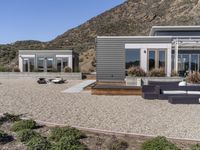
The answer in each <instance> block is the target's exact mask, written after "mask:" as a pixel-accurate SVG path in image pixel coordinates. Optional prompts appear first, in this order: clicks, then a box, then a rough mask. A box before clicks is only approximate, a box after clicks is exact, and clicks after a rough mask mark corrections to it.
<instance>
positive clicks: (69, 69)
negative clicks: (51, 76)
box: [64, 66, 72, 72]
mask: <svg viewBox="0 0 200 150" xmlns="http://www.w3.org/2000/svg"><path fill="white" fill-rule="evenodd" d="M64 72H72V69H71V68H70V67H68V66H66V67H65V68H64Z"/></svg>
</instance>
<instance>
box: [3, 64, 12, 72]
mask: <svg viewBox="0 0 200 150" xmlns="http://www.w3.org/2000/svg"><path fill="white" fill-rule="evenodd" d="M0 72H12V68H10V67H4V66H1V65H0Z"/></svg>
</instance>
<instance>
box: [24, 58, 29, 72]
mask: <svg viewBox="0 0 200 150" xmlns="http://www.w3.org/2000/svg"><path fill="white" fill-rule="evenodd" d="M28 64H29V63H28V58H25V59H23V72H28V71H29V69H28V68H29V67H28V66H29V65H28Z"/></svg>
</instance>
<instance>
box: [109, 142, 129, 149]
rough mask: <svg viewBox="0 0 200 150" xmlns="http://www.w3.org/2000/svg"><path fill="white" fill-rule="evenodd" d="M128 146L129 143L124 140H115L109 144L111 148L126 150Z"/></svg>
mask: <svg viewBox="0 0 200 150" xmlns="http://www.w3.org/2000/svg"><path fill="white" fill-rule="evenodd" d="M127 148H128V143H127V142H126V141H123V140H114V141H112V143H110V145H109V150H126V149H127Z"/></svg>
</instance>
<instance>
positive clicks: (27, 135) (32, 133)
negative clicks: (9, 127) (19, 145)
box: [17, 129, 40, 143]
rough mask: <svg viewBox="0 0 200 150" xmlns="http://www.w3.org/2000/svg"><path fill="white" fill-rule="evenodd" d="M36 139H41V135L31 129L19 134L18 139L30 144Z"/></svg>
mask: <svg viewBox="0 0 200 150" xmlns="http://www.w3.org/2000/svg"><path fill="white" fill-rule="evenodd" d="M34 137H40V134H39V133H37V132H35V131H33V130H31V129H24V130H21V131H19V132H17V138H18V139H19V140H20V141H21V142H23V143H27V142H29V141H30V140H31V139H32V138H34Z"/></svg>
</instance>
